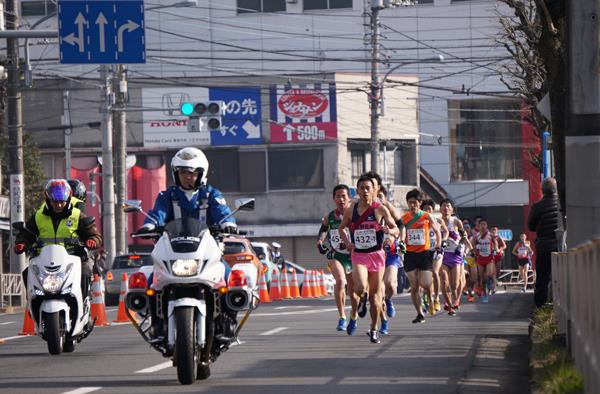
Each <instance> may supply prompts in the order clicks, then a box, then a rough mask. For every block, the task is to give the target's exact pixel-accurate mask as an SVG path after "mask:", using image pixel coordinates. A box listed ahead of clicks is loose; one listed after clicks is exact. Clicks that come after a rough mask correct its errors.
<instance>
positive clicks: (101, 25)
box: [96, 11, 108, 52]
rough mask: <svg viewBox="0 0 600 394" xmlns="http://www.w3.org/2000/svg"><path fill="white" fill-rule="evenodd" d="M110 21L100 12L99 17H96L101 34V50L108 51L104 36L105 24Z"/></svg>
mask: <svg viewBox="0 0 600 394" xmlns="http://www.w3.org/2000/svg"><path fill="white" fill-rule="evenodd" d="M107 23H108V21H107V20H106V17H105V16H104V14H103V13H102V11H101V12H100V14H98V18H96V24H97V25H98V32H99V35H100V52H106V42H105V37H104V26H105V25H106V24H107Z"/></svg>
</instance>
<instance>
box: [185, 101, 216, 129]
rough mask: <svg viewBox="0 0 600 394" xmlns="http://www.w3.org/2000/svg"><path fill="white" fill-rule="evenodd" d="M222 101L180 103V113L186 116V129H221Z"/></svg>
mask: <svg viewBox="0 0 600 394" xmlns="http://www.w3.org/2000/svg"><path fill="white" fill-rule="evenodd" d="M224 109H225V108H224V103H223V101H201V102H199V103H183V104H181V114H182V115H185V116H188V117H189V118H190V119H189V121H188V131H190V132H196V131H212V130H221V125H222V117H223V112H224Z"/></svg>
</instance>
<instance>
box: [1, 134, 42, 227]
mask: <svg viewBox="0 0 600 394" xmlns="http://www.w3.org/2000/svg"><path fill="white" fill-rule="evenodd" d="M5 134H6V133H3V134H2V136H1V137H0V161H1V162H2V187H3V190H2V194H6V195H8V194H9V193H10V192H9V187H10V182H9V180H10V175H9V174H8V170H7V167H8V166H7V158H8V137H7V136H6V135H5ZM23 171H24V174H23V177H24V182H25V218H28V217H29V215H31V214H33V212H35V210H36V209H37V208H39V206H40V203H41V201H42V200H41V198H42V192H43V190H44V184H45V180H46V175H45V174H44V171H43V169H42V166H41V155H40V151H39V149H38V147H37V145H36V143H35V141H34V140H33V137H32V136H31V134H29V133H24V134H23Z"/></svg>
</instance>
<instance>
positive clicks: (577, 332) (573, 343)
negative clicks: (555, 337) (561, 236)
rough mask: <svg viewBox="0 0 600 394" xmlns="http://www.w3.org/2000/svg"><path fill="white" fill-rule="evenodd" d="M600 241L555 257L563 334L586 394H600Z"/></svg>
mask: <svg viewBox="0 0 600 394" xmlns="http://www.w3.org/2000/svg"><path fill="white" fill-rule="evenodd" d="M598 285H600V239H595V240H593V241H590V242H587V243H585V244H583V245H581V246H579V247H577V248H574V249H570V250H568V251H567V252H561V253H553V254H552V287H553V289H552V292H553V299H554V313H555V315H556V319H557V322H558V330H559V333H561V334H565V336H566V339H567V349H568V351H569V353H570V355H571V356H572V357H573V359H574V360H575V364H576V365H577V367H578V368H579V370H580V371H581V373H582V374H583V379H584V382H585V392H586V393H600V302H598V300H597V296H598V294H599V292H598Z"/></svg>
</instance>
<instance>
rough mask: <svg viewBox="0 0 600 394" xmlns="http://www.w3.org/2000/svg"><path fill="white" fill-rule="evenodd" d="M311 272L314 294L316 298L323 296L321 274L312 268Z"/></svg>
mask: <svg viewBox="0 0 600 394" xmlns="http://www.w3.org/2000/svg"><path fill="white" fill-rule="evenodd" d="M310 272H311V278H312V280H311V282H310V284H311V286H312V292H313V294H314V296H315V297H316V298H319V297H322V296H323V294H321V287H320V286H319V275H318V274H317V270H310Z"/></svg>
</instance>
